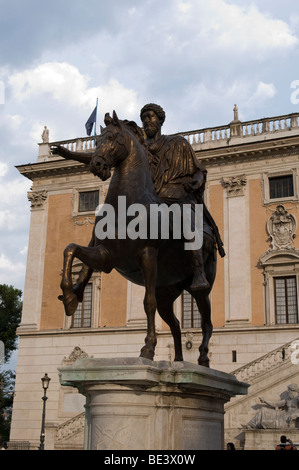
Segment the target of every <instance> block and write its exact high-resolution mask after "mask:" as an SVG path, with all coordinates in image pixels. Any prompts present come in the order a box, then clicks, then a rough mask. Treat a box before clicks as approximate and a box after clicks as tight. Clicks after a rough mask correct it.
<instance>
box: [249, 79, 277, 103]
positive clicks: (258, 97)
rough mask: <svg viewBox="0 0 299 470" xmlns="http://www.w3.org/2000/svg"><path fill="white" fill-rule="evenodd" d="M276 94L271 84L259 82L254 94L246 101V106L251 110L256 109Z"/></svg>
mask: <svg viewBox="0 0 299 470" xmlns="http://www.w3.org/2000/svg"><path fill="white" fill-rule="evenodd" d="M276 94H277V90H276V88H275V86H274V84H273V83H264V82H259V83H258V85H257V88H256V90H255V92H254V93H253V94H252V95H251V96H250V98H249V99H248V100H247V105H248V106H250V107H252V108H258V107H259V106H261V105H263V104H264V102H265V101H266V100H269V99H271V98H274V96H275V95H276Z"/></svg>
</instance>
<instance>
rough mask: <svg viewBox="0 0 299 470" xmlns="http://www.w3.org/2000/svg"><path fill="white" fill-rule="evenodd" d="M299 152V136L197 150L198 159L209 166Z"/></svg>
mask: <svg viewBox="0 0 299 470" xmlns="http://www.w3.org/2000/svg"><path fill="white" fill-rule="evenodd" d="M298 152H299V135H296V136H286V137H283V138H275V139H272V140H265V141H255V142H240V139H236V143H235V145H234V144H233V143H230V145H226V146H223V147H217V148H210V149H205V150H195V153H196V156H197V158H198V159H199V160H200V161H202V162H203V163H204V164H205V165H207V166H215V165H224V164H227V163H229V162H232V163H238V162H245V161H253V160H258V159H261V158H265V157H268V158H269V157H272V156H273V157H274V156H284V155H296V154H298Z"/></svg>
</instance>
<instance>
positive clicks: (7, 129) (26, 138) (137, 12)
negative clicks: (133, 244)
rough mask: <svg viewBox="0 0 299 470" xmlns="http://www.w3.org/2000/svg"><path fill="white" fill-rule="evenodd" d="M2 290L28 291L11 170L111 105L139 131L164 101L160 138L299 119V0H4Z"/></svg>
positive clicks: (18, 191)
mask: <svg viewBox="0 0 299 470" xmlns="http://www.w3.org/2000/svg"><path fill="white" fill-rule="evenodd" d="M0 36H1V41H0V103H1V104H0V138H1V144H0V283H7V284H12V285H14V286H15V287H17V288H20V289H21V290H22V289H23V286H24V277H25V265H26V247H27V240H28V230H29V220H30V209H29V203H28V202H27V197H26V193H27V191H28V190H29V188H30V182H29V181H28V180H26V179H25V178H24V177H22V176H21V175H19V172H18V171H17V170H16V168H15V166H16V165H19V164H25V163H33V162H35V161H36V158H37V152H38V145H37V143H38V142H40V141H41V133H42V130H43V127H44V125H47V126H48V128H49V130H50V140H52V141H57V140H63V139H71V138H75V137H80V136H84V135H85V127H84V124H85V122H86V120H87V118H88V117H89V115H90V113H91V112H92V110H93V108H94V106H95V103H96V99H97V98H98V99H99V111H98V120H99V123H100V122H102V121H103V117H104V114H105V112H107V111H109V112H111V111H113V109H115V110H116V111H117V113H118V115H119V116H120V117H121V118H123V119H126V118H127V119H128V118H129V119H133V120H135V121H136V122H137V123H139V124H140V120H139V110H140V108H141V107H142V106H143V105H144V104H145V103H147V102H156V103H159V104H161V105H162V106H163V107H164V109H165V111H166V115H167V119H166V123H165V126H164V132H165V133H172V132H178V131H184V130H193V129H200V128H204V127H208V126H216V125H223V124H227V123H228V122H230V121H231V120H232V119H233V106H234V104H235V103H237V104H238V107H239V112H240V118H241V119H242V120H249V119H258V118H261V117H266V116H276V115H279V114H288V113H292V112H297V106H296V105H295V104H294V103H292V101H291V99H290V97H291V93H292V91H293V90H292V89H291V83H292V82H293V81H294V80H299V70H298V64H299V60H298V59H299V57H298V55H299V9H298V6H297V2H296V1H294V0H284V1H283V2H282V1H281V0H258V1H251V0H244V1H242V0H240V1H238V0H209V1H207V0H163V1H161V0H109V1H107V0H72V1H71V0H51V1H49V2H45V1H44V2H41V1H40V0H0Z"/></svg>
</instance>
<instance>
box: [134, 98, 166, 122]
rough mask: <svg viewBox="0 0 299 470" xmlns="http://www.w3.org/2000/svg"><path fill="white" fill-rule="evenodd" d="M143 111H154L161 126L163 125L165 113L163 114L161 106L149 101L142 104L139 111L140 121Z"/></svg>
mask: <svg viewBox="0 0 299 470" xmlns="http://www.w3.org/2000/svg"><path fill="white" fill-rule="evenodd" d="M145 111H154V113H156V115H157V116H158V118H159V120H160V122H161V126H162V125H163V123H164V121H165V118H166V114H165V111H164V109H163V108H162V107H161V106H159V105H158V104H154V103H149V104H146V105H145V106H143V108H142V110H141V111H140V119H141V121H142V115H143V113H144V112H145Z"/></svg>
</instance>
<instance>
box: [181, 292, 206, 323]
mask: <svg viewBox="0 0 299 470" xmlns="http://www.w3.org/2000/svg"><path fill="white" fill-rule="evenodd" d="M182 303H183V315H182V320H183V321H182V326H183V328H200V326H201V318H200V313H199V311H198V308H197V305H196V302H195V300H194V298H193V297H192V296H191V294H189V292H186V291H184V292H183V294H182Z"/></svg>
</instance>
